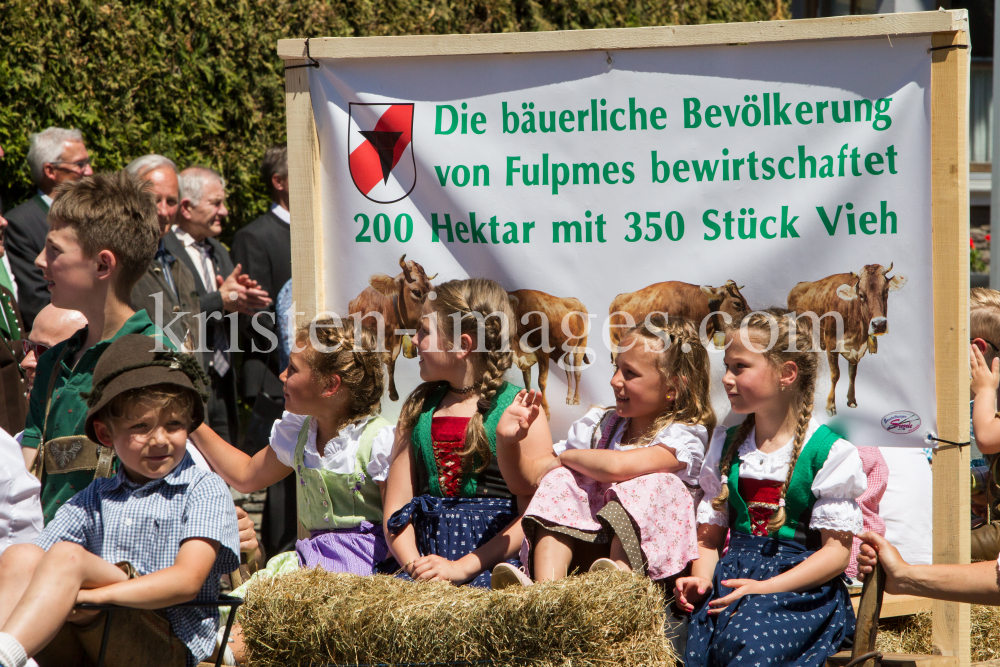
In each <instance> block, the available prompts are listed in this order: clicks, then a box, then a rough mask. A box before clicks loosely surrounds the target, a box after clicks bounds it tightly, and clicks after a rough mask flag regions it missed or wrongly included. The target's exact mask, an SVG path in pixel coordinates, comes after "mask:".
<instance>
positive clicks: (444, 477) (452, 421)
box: [431, 417, 469, 497]
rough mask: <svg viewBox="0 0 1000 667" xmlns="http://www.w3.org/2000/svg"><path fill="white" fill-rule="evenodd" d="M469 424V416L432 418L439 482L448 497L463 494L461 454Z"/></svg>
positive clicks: (432, 437)
mask: <svg viewBox="0 0 1000 667" xmlns="http://www.w3.org/2000/svg"><path fill="white" fill-rule="evenodd" d="M468 425H469V418H468V417H433V418H432V419H431V442H432V443H433V444H434V461H435V462H436V463H437V469H438V483H439V484H440V485H441V493H442V494H444V495H445V496H448V497H454V496H458V495H461V491H462V457H461V456H459V454H460V453H461V451H462V449H464V448H465V429H466V427H467V426H468Z"/></svg>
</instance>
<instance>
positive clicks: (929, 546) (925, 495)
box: [878, 447, 934, 565]
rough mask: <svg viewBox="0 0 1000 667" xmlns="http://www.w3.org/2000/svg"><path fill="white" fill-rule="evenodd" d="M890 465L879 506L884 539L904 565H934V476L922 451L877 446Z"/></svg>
mask: <svg viewBox="0 0 1000 667" xmlns="http://www.w3.org/2000/svg"><path fill="white" fill-rule="evenodd" d="M879 451H880V452H882V456H883V458H885V463H886V465H888V466H889V483H888V485H887V486H886V489H885V495H883V496H882V500H881V501H880V502H879V505H878V513H879V516H881V517H882V519H883V520H884V521H885V539H887V540H889V541H890V542H892V545H893V546H894V547H896V548H897V549H899V553H900V554H901V555H902V556H903V559H904V560H906V562H907V563H912V564H921V565H929V564H930V563H932V562H934V549H933V547H934V539H933V535H934V520H933V515H934V502H933V498H934V494H933V490H934V476H933V475H932V474H931V466H930V463H929V462H928V461H927V456H926V455H925V454H924V451H923V450H922V449H919V448H909V447H879Z"/></svg>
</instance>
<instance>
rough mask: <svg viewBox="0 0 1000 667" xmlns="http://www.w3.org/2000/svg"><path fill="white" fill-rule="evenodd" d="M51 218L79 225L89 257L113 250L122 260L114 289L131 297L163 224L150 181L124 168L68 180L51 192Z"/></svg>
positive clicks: (128, 299)
mask: <svg viewBox="0 0 1000 667" xmlns="http://www.w3.org/2000/svg"><path fill="white" fill-rule="evenodd" d="M53 199H54V201H53V202H52V208H51V209H49V218H50V219H51V220H53V221H57V222H58V223H60V224H63V225H66V226H67V227H72V228H73V229H74V230H76V237H77V240H78V241H79V243H80V247H81V248H82V249H83V252H84V253H85V254H86V255H87V256H88V257H94V256H96V255H97V253H99V252H100V251H102V250H110V251H111V252H112V253H113V254H114V256H115V259H117V260H118V266H119V273H118V280H117V281H116V282H115V284H114V287H113V289H114V290H115V295H116V296H117V297H118V298H119V299H121V300H122V301H124V302H125V303H130V302H131V298H132V296H131V295H132V288H133V287H135V284H136V283H137V282H139V279H140V278H141V277H142V276H143V274H144V273H146V270H147V269H148V268H149V263H150V262H151V261H153V256H154V255H156V248H157V245H158V244H159V241H160V225H159V223H158V222H157V217H156V200H155V198H154V197H153V192H152V186H150V184H149V183H147V182H145V181H140V180H139V179H138V178H136V177H135V176H132V175H131V174H129V173H128V172H126V171H114V172H109V173H104V174H94V175H93V176H86V177H84V178H81V179H80V180H78V181H72V182H64V183H62V184H60V185H59V187H57V188H56V190H55V192H54V193H53Z"/></svg>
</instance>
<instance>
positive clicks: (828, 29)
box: [278, 11, 971, 665]
mask: <svg viewBox="0 0 1000 667" xmlns="http://www.w3.org/2000/svg"><path fill="white" fill-rule="evenodd" d="M921 34H925V35H926V34H929V35H931V40H932V44H933V47H935V48H936V47H946V48H938V49H937V50H934V51H933V52H932V53H930V54H929V55H928V57H929V58H931V59H932V64H931V165H930V168H931V188H932V192H931V211H932V218H933V240H932V246H933V250H932V252H933V275H934V314H933V320H934V324H933V326H934V353H935V372H936V390H937V405H938V407H937V423H938V437H939V438H942V439H945V440H951V441H953V442H967V441H968V439H969V437H968V436H969V433H968V430H967V429H968V402H967V401H968V398H967V397H968V395H969V373H968V358H967V354H968V352H967V344H968V293H969V278H968V261H969V260H968V248H969V223H968V183H967V181H968V154H967V145H966V132H967V128H966V126H967V123H968V121H967V113H968V112H967V105H966V99H967V91H968V57H967V55H968V54H967V52H966V50H965V49H964V48H955V46H959V47H960V46H961V45H964V44H967V43H968V20H967V18H966V15H965V12H964V11H937V12H918V13H911V14H884V15H868V16H847V17H837V18H823V19H809V20H799V21H771V22H756V23H734V24H718V25H701V26H662V27H652V28H628V29H614V30H580V31H557V32H545V33H508V34H487V35H443V36H438V35H428V36H406V37H357V38H351V37H347V38H343V37H338V38H311V39H309V40H308V47H307V40H305V39H283V40H279V42H278V55H279V56H280V57H281V58H283V59H284V60H285V64H286V66H289V65H301V64H305V63H306V62H308V61H307V60H306V59H305V58H306V55H307V53H308V55H310V56H312V57H313V58H339V59H342V58H373V57H379V58H394V57H416V56H462V55H473V54H476V55H482V54H501V53H508V54H509V53H545V52H555V51H616V50H622V49H643V48H657V47H671V46H709V45H733V46H738V45H741V44H749V43H776V42H798V41H813V40H838V39H839V40H843V39H856V38H864V37H877V36H882V35H885V36H886V37H887V38H888V39H890V40H891V38H892V36H895V35H921ZM947 47H951V48H947ZM307 48H308V52H307ZM308 71H309V68H305V67H303V68H297V69H290V70H287V71H286V73H285V86H286V97H285V99H286V104H287V117H288V148H289V181H290V184H291V192H290V194H291V215H292V232H293V233H292V265H293V267H294V270H293V293H294V296H295V303H296V305H297V306H298V308H299V310H300V311H301V312H304V313H305V316H306V318H311V317H313V316H314V315H315V314H316V313H318V312H321V311H323V310H325V309H326V306H327V304H326V302H325V288H324V284H323V280H316V276H325V271H324V265H323V257H322V254H321V249H322V248H323V247H324V243H323V241H324V239H323V226H322V220H321V211H320V202H319V187H318V186H319V174H320V172H321V165H320V155H319V140H318V137H317V136H316V127H315V122H314V119H313V115H312V99H311V96H310V93H309V77H308V74H307V72H308ZM968 470H969V450H968V448H959V447H950V448H942V449H940V450H938V451H937V452H936V454H935V457H934V480H935V484H934V508H935V512H934V562H935V563H968V562H969V547H970V538H969V529H968V526H969V523H968V508H969V502H970V499H969V472H968ZM916 606H919V605H916ZM916 606H915V607H914V608H916ZM932 609H933V614H934V630H933V642H934V647H935V652H939V653H941V654H943V655H950V656H956V657H958V659H959V664H961V665H969V664H970V659H971V651H970V644H969V630H970V618H969V606H968V605H965V604H958V603H951V602H934V603H933V605H932Z"/></svg>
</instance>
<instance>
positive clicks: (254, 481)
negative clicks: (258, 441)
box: [191, 424, 292, 493]
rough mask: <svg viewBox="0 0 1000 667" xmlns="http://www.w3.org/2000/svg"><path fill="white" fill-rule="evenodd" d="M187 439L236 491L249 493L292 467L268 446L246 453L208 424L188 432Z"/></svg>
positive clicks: (287, 473)
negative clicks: (248, 454)
mask: <svg viewBox="0 0 1000 667" xmlns="http://www.w3.org/2000/svg"><path fill="white" fill-rule="evenodd" d="M191 440H193V441H194V444H195V445H197V446H198V450H199V451H200V452H201V453H202V455H204V457H205V458H206V459H208V462H209V464H210V465H211V466H212V468H213V469H214V470H215V471H216V472H217V473H218V474H219V476H220V477H222V479H224V480H226V483H227V484H229V485H230V486H232V487H233V488H234V489H236V490H237V491H239V492H240V493H253V492H254V491H260V490H261V489H266V488H267V487H269V486H271V485H272V484H274V483H276V482H279V481H281V480H283V479H284V478H285V477H287V476H288V475H289V474H291V472H292V468H290V467H289V466H287V465H285V464H284V463H282V462H281V461H280V460H279V459H278V455H277V454H276V453H275V451H274V449H273V448H272V447H270V446H268V447H264V448H263V449H262V450H260V451H259V452H257V453H256V454H254V455H253V456H252V457H251V456H247V455H246V454H244V453H243V452H241V451H240V450H238V449H236V448H235V447H233V446H232V445H230V444H229V443H228V442H226V441H225V440H223V439H222V438H221V437H219V435H218V434H217V433H216V432H215V431H213V430H212V429H211V427H209V425H208V424H202V425H201V426H199V427H198V428H197V429H195V430H194V431H193V432H192V433H191Z"/></svg>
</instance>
